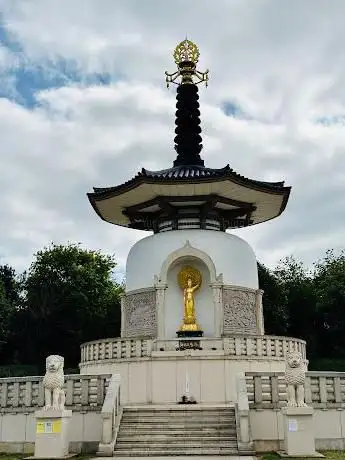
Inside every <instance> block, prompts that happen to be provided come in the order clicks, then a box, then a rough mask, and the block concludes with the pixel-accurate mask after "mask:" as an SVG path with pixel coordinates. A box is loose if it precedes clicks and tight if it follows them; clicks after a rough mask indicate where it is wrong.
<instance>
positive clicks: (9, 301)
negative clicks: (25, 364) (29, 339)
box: [0, 265, 21, 362]
mask: <svg viewBox="0 0 345 460" xmlns="http://www.w3.org/2000/svg"><path fill="white" fill-rule="evenodd" d="M20 290H21V287H20V281H19V280H18V277H17V275H16V272H15V270H14V269H13V268H12V267H10V266H9V265H0V359H1V361H2V362H3V361H4V358H5V359H7V360H11V358H12V357H13V355H14V353H15V347H13V348H11V347H10V346H9V345H10V343H11V339H12V336H13V330H14V321H15V317H16V314H17V312H18V310H19V309H20V304H21V297H20Z"/></svg>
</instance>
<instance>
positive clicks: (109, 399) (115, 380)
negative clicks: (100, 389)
mask: <svg viewBox="0 0 345 460" xmlns="http://www.w3.org/2000/svg"><path fill="white" fill-rule="evenodd" d="M120 387H121V377H120V375H117V374H114V375H112V377H111V379H110V382H109V386H108V391H107V394H106V397H105V400H104V404H103V407H102V412H101V417H102V438H101V442H100V443H99V447H98V452H97V454H98V455H100V456H103V457H112V456H113V455H114V446H115V443H116V438H117V433H118V429H119V426H120V422H121V417H122V407H121V406H120V397H121V395H120Z"/></svg>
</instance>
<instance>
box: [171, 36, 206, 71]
mask: <svg viewBox="0 0 345 460" xmlns="http://www.w3.org/2000/svg"><path fill="white" fill-rule="evenodd" d="M173 56H174V60H175V63H176V64H177V65H179V64H180V63H181V62H183V61H191V62H194V64H196V63H197V62H198V60H199V57H200V52H199V48H198V47H197V45H196V44H195V43H193V42H192V41H190V40H188V39H187V38H186V39H185V40H183V41H182V42H181V43H179V44H178V45H177V46H176V48H175V51H174V54H173Z"/></svg>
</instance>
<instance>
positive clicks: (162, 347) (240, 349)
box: [80, 335, 306, 365]
mask: <svg viewBox="0 0 345 460" xmlns="http://www.w3.org/2000/svg"><path fill="white" fill-rule="evenodd" d="M179 342H180V341H179V340H178V339H172V340H155V339H105V340H96V341H93V342H88V343H84V344H83V345H81V362H80V364H81V365H83V364H87V363H94V362H106V361H110V360H112V361H118V360H131V359H135V360H137V359H140V358H144V357H150V356H152V351H161V352H162V351H166V352H168V351H170V352H171V351H176V350H177V349H178V348H179ZM200 347H201V349H202V350H221V351H223V352H224V354H225V355H229V356H233V357H238V358H241V359H245V358H246V357H247V358H258V359H261V358H269V359H272V360H274V359H284V358H285V356H286V353H287V352H290V351H294V350H298V351H300V352H301V353H302V356H303V358H305V356H306V343H305V341H303V340H299V339H293V338H289V337H276V336H235V335H234V336H231V337H223V338H219V339H213V338H202V339H200Z"/></svg>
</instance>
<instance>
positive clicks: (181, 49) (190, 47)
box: [165, 38, 209, 88]
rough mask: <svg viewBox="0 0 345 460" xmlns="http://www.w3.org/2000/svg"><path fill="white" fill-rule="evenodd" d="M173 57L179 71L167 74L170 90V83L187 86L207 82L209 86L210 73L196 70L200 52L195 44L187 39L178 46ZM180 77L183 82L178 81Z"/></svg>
mask: <svg viewBox="0 0 345 460" xmlns="http://www.w3.org/2000/svg"><path fill="white" fill-rule="evenodd" d="M173 57H174V61H175V63H176V64H177V67H178V70H177V71H176V72H173V73H168V72H165V76H166V77H165V80H166V82H167V87H168V88H169V84H170V83H175V85H185V84H199V83H202V82H205V85H206V86H207V82H208V72H209V71H208V70H206V72H200V71H199V70H197V69H196V64H197V63H198V61H199V57H200V52H199V48H198V47H197V45H196V44H195V43H193V42H192V41H191V40H188V38H186V39H185V40H183V41H182V42H180V43H179V44H178V45H177V46H176V48H175V50H174V52H173ZM179 77H181V81H177V80H178V78H179Z"/></svg>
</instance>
